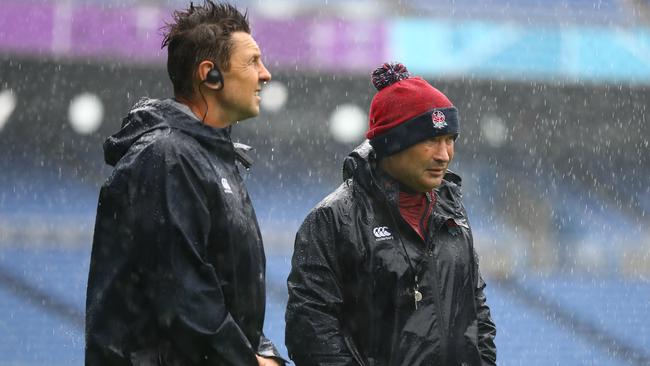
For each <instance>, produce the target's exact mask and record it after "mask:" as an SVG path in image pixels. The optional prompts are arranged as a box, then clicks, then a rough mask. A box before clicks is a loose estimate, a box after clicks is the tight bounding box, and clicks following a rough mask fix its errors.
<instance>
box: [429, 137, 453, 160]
mask: <svg viewBox="0 0 650 366" xmlns="http://www.w3.org/2000/svg"><path fill="white" fill-rule="evenodd" d="M432 154H433V160H435V161H439V162H443V163H448V162H449V151H448V150H447V144H446V142H445V141H438V142H437V143H436V144H435V145H434V146H433V152H432Z"/></svg>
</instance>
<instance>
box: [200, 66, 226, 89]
mask: <svg viewBox="0 0 650 366" xmlns="http://www.w3.org/2000/svg"><path fill="white" fill-rule="evenodd" d="M203 83H205V85H206V86H207V87H208V88H210V89H214V90H220V89H223V76H222V75H221V72H220V71H219V69H217V68H216V67H215V68H213V69H211V70H210V71H208V75H206V77H205V80H203Z"/></svg>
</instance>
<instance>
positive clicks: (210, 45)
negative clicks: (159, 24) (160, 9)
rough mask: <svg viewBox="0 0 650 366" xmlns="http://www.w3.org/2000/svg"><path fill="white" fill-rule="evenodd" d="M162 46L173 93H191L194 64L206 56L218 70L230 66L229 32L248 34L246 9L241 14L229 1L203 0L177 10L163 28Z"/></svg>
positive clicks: (195, 65)
mask: <svg viewBox="0 0 650 366" xmlns="http://www.w3.org/2000/svg"><path fill="white" fill-rule="evenodd" d="M162 32H163V37H164V38H163V41H162V47H161V48H164V47H167V73H168V74H169V78H170V79H171V81H172V84H173V86H174V95H176V96H184V97H191V96H192V95H193V94H194V90H193V85H192V84H193V79H194V78H193V75H194V72H195V70H196V68H197V67H198V65H199V64H200V63H201V62H203V61H205V60H209V61H212V62H214V63H215V65H216V66H217V67H218V68H219V69H220V70H221V71H227V70H228V69H229V68H230V55H231V53H232V48H233V42H232V37H231V34H232V33H234V32H246V33H248V34H250V26H249V24H248V13H247V12H244V13H243V14H242V13H241V12H240V11H239V10H237V8H235V7H234V6H233V5H231V4H229V3H214V2H212V1H211V0H205V1H204V2H203V5H202V6H194V4H192V3H190V7H189V8H188V9H186V10H177V11H175V12H174V14H173V21H172V22H171V23H167V24H166V25H165V26H164V27H163V28H162Z"/></svg>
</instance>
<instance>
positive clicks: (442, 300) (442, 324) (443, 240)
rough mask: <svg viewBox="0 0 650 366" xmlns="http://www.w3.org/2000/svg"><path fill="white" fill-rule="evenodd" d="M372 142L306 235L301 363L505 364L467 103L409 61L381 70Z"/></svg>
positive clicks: (296, 309) (300, 246)
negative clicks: (499, 350)
mask: <svg viewBox="0 0 650 366" xmlns="http://www.w3.org/2000/svg"><path fill="white" fill-rule="evenodd" d="M372 82H373V84H374V85H375V87H376V88H377V90H378V92H377V94H376V95H375V97H374V98H373V100H372V104H371V106H370V114H369V129H368V133H367V134H366V137H367V138H368V141H366V142H364V143H363V144H362V145H361V146H359V147H358V148H357V149H355V150H354V151H353V152H352V153H351V154H350V155H349V156H348V157H347V158H346V159H345V161H344V166H343V175H344V183H343V184H342V185H341V186H340V187H339V188H338V189H337V190H336V191H334V192H333V193H332V194H330V195H329V196H328V197H326V198H325V199H324V200H323V201H322V202H321V203H320V204H318V205H317V206H316V207H315V208H314V209H313V210H312V211H311V212H310V213H309V215H308V216H307V218H306V219H305V221H304V223H303V224H302V226H301V227H300V230H299V231H298V234H297V235H296V242H295V248H294V255H293V260H292V269H291V273H290V275H289V279H288V281H287V283H288V288H289V302H288V304H287V312H286V321H287V329H286V343H287V348H288V350H289V355H290V357H291V358H292V359H293V360H294V362H295V363H296V365H297V366H308V365H360V366H361V365H366V366H371V365H372V366H379V365H381V366H400V365H403V366H418V365H477V366H478V365H495V364H496V346H495V344H494V338H495V336H496V327H495V325H494V323H493V321H492V319H491V318H490V309H489V307H488V306H487V302H486V298H485V295H484V292H483V290H484V288H485V282H484V281H483V279H482V277H481V274H480V272H479V265H478V257H477V255H476V251H475V250H474V244H473V240H472V232H471V229H470V226H469V224H468V221H467V213H466V212H465V208H464V206H463V204H462V201H461V194H460V184H461V178H460V177H459V176H458V175H456V174H454V173H452V172H450V171H448V170H447V168H448V166H449V163H450V162H451V160H452V158H453V155H454V142H455V140H456V137H457V136H458V134H459V124H458V112H457V110H456V108H455V107H454V106H453V104H452V103H451V102H450V101H449V99H448V98H447V97H446V96H445V95H444V94H442V93H441V92H440V91H439V90H437V89H436V88H434V87H432V86H431V85H429V84H428V83H427V82H426V81H424V80H422V79H420V78H417V77H411V76H410V74H409V73H408V71H407V70H406V68H405V67H404V66H403V65H402V64H384V65H382V66H381V67H379V68H378V69H377V70H375V72H374V73H373V75H372Z"/></svg>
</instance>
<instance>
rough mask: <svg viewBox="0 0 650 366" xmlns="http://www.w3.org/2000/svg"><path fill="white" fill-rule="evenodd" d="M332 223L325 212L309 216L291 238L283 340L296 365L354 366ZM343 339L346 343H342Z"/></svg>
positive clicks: (320, 209) (331, 219)
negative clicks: (291, 254) (346, 332)
mask: <svg viewBox="0 0 650 366" xmlns="http://www.w3.org/2000/svg"><path fill="white" fill-rule="evenodd" d="M335 225H336V224H335V220H334V217H333V215H332V213H331V211H330V210H329V209H327V208H322V207H321V208H317V209H315V210H314V211H312V212H311V213H310V214H309V215H308V216H307V218H306V219H305V221H304V223H303V224H302V226H301V227H300V229H299V230H298V233H297V234H296V241H295V247H294V252H293V258H292V262H291V272H290V274H289V278H288V280H287V286H288V290H289V300H288V303H287V311H286V334H285V341H286V345H287V349H288V351H289V357H290V358H291V359H292V360H293V361H294V362H295V364H296V366H311V365H328V366H344V365H359V362H357V361H356V360H355V358H354V357H353V352H355V349H356V348H355V347H354V345H353V344H352V342H351V340H350V338H349V337H346V335H345V333H344V330H343V327H342V323H341V319H342V318H341V312H342V307H343V294H342V288H341V271H340V268H339V267H340V266H339V259H338V258H337V254H336V250H335V247H336V245H335V240H336V235H335V232H334V230H335V229H334V227H335ZM346 339H347V342H346Z"/></svg>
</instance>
